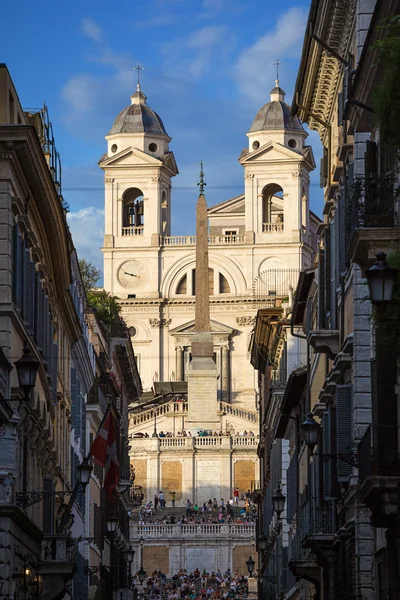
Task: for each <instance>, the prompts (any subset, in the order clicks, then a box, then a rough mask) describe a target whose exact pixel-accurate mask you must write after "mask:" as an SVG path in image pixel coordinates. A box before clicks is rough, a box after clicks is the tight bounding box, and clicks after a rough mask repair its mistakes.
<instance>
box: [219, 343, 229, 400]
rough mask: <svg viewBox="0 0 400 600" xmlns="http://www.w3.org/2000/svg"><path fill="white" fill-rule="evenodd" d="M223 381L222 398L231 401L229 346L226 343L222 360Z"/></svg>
mask: <svg viewBox="0 0 400 600" xmlns="http://www.w3.org/2000/svg"><path fill="white" fill-rule="evenodd" d="M221 362H222V364H221V382H222V400H223V401H224V402H229V397H230V393H229V346H228V344H225V345H224V346H222V360H221Z"/></svg>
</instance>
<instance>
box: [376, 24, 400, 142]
mask: <svg viewBox="0 0 400 600" xmlns="http://www.w3.org/2000/svg"><path fill="white" fill-rule="evenodd" d="M381 28H382V30H383V32H384V35H383V37H382V39H380V40H379V41H378V42H377V43H376V48H377V52H378V56H379V58H380V60H381V63H382V65H383V69H382V79H381V82H380V84H379V85H378V86H377V89H376V91H375V94H374V109H375V112H376V115H377V119H378V123H379V127H380V131H381V134H382V137H383V138H384V139H385V140H387V141H388V142H390V143H391V144H392V145H393V146H394V147H395V148H396V149H397V150H398V149H399V148H400V119H399V114H400V85H399V82H400V15H396V16H395V17H393V18H392V19H390V20H388V21H386V22H385V23H383V25H382V26H381Z"/></svg>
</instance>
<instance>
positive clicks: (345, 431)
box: [336, 385, 353, 481]
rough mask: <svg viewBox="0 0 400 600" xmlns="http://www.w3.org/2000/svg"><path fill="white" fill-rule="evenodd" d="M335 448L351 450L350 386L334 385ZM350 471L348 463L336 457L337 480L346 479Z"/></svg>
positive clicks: (349, 451) (341, 450)
mask: <svg viewBox="0 0 400 600" xmlns="http://www.w3.org/2000/svg"><path fill="white" fill-rule="evenodd" d="M336 432H337V438H336V450H337V453H338V454H350V453H351V451H352V441H353V427H352V386H351V385H338V386H336ZM351 472H352V467H351V465H350V464H349V463H347V462H345V461H343V460H340V459H338V461H337V478H338V481H348V479H349V477H350V475H351Z"/></svg>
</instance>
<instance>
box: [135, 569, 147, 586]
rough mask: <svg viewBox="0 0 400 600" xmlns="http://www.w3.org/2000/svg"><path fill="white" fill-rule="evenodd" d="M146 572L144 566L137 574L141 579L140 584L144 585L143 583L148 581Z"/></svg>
mask: <svg viewBox="0 0 400 600" xmlns="http://www.w3.org/2000/svg"><path fill="white" fill-rule="evenodd" d="M146 575H147V573H146V571H145V570H144V569H143V565H141V566H140V569H139V571H138V573H137V576H138V578H139V581H140V583H143V581H144V580H145V579H146Z"/></svg>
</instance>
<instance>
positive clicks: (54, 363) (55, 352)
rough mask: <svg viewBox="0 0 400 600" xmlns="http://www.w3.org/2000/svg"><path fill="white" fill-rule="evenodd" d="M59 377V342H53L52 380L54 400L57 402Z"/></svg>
mask: <svg viewBox="0 0 400 600" xmlns="http://www.w3.org/2000/svg"><path fill="white" fill-rule="evenodd" d="M57 378H58V344H56V343H55V342H53V344H52V348H51V365H50V381H51V394H52V398H53V402H57Z"/></svg>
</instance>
